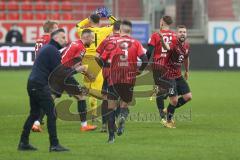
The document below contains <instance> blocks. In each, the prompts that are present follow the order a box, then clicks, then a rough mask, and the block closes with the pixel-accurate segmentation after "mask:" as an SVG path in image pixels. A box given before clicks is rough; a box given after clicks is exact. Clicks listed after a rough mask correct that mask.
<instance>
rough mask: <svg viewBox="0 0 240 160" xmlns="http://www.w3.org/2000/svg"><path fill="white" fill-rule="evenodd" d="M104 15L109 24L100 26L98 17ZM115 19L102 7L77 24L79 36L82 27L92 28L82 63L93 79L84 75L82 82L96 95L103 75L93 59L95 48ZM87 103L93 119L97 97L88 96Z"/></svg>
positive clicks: (109, 31) (107, 34) (105, 35)
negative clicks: (92, 36) (91, 35)
mask: <svg viewBox="0 0 240 160" xmlns="http://www.w3.org/2000/svg"><path fill="white" fill-rule="evenodd" d="M102 17H106V18H108V19H109V20H110V24H111V25H110V26H104V27H101V26H100V19H101V18H102ZM115 21H116V18H115V17H113V16H112V15H111V13H110V11H109V10H108V9H107V8H105V7H103V8H99V9H97V11H96V12H95V13H94V14H92V15H91V16H90V17H89V18H86V19H84V20H82V21H80V22H79V23H78V24H77V33H78V35H79V36H80V35H81V32H82V30H83V29H85V28H88V29H90V30H92V31H93V32H94V34H95V41H94V43H92V44H91V45H90V47H89V48H86V53H85V56H84V58H83V61H82V63H83V64H84V65H86V66H87V67H88V70H89V72H91V73H93V74H94V76H95V77H96V78H95V81H93V82H92V81H91V82H90V81H89V80H88V79H87V77H84V84H85V86H86V87H87V88H89V89H92V90H94V91H96V95H99V96H101V90H102V85H103V76H102V69H101V67H100V66H99V65H98V63H97V62H96V60H95V56H96V49H97V47H98V46H99V44H100V43H101V42H102V41H103V40H104V39H105V38H106V37H107V36H109V35H110V34H111V33H112V31H113V26H112V24H113V23H114V22H115ZM89 104H90V107H91V111H92V112H91V113H92V118H93V119H94V118H95V117H96V116H97V99H96V98H94V97H89Z"/></svg>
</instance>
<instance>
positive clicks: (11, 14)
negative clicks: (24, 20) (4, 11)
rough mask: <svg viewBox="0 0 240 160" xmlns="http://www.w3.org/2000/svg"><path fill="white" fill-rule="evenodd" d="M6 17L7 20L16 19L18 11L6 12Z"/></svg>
mask: <svg viewBox="0 0 240 160" xmlns="http://www.w3.org/2000/svg"><path fill="white" fill-rule="evenodd" d="M8 19H9V20H18V19H19V14H18V12H10V13H8Z"/></svg>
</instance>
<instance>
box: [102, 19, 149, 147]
mask: <svg viewBox="0 0 240 160" xmlns="http://www.w3.org/2000/svg"><path fill="white" fill-rule="evenodd" d="M131 31H132V23H131V22H130V21H122V23H121V27H120V33H121V37H119V38H117V39H116V40H113V41H111V42H110V43H111V45H108V46H107V48H105V50H104V53H103V54H102V55H101V59H102V60H103V62H104V63H105V64H106V63H109V64H110V75H109V77H108V84H109V94H108V97H107V98H108V132H109V139H108V142H109V143H114V140H115V133H114V132H115V114H114V110H115V109H116V107H117V104H118V99H119V98H120V114H119V121H118V129H117V135H119V136H120V135H122V133H123V131H124V124H125V120H126V118H127V116H128V105H129V103H130V102H131V101H132V96H133V88H134V85H135V81H136V76H137V73H139V74H140V73H141V72H142V71H143V69H144V68H145V67H146V65H147V61H148V60H147V55H146V54H145V52H146V51H145V49H144V48H143V46H142V44H141V43H140V42H139V41H138V40H136V39H134V38H132V37H131ZM113 46H114V47H113ZM137 57H139V58H140V59H141V60H142V65H141V66H140V68H139V69H138V68H137Z"/></svg>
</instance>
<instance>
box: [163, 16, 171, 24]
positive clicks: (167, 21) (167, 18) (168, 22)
mask: <svg viewBox="0 0 240 160" xmlns="http://www.w3.org/2000/svg"><path fill="white" fill-rule="evenodd" d="M162 19H163V21H164V22H165V23H166V24H167V25H171V24H172V23H173V20H172V17H171V16H163V17H162Z"/></svg>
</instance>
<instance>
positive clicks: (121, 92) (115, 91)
mask: <svg viewBox="0 0 240 160" xmlns="http://www.w3.org/2000/svg"><path fill="white" fill-rule="evenodd" d="M133 88H134V85H133V84H126V83H119V84H114V85H112V86H109V93H108V99H109V100H118V99H119V98H120V99H121V100H122V101H124V102H126V103H130V102H131V101H132V97H133Z"/></svg>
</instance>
